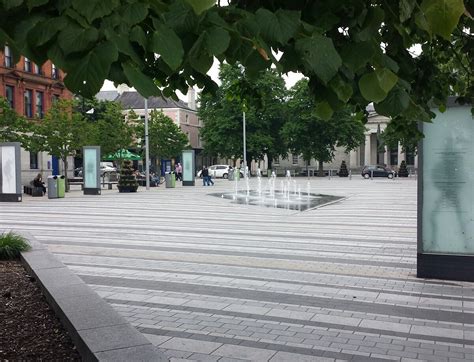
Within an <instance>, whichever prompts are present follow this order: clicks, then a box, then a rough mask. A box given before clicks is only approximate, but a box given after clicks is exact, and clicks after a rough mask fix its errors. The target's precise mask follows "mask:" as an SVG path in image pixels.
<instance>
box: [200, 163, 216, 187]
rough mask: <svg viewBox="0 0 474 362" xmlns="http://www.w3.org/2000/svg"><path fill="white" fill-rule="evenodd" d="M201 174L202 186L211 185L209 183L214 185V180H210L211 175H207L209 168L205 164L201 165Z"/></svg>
mask: <svg viewBox="0 0 474 362" xmlns="http://www.w3.org/2000/svg"><path fill="white" fill-rule="evenodd" d="M201 176H202V185H203V186H211V183H212V185H213V186H214V182H213V181H212V180H211V176H209V170H208V169H207V167H206V166H203V167H202V171H201Z"/></svg>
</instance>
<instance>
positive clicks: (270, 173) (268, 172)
mask: <svg viewBox="0 0 474 362" xmlns="http://www.w3.org/2000/svg"><path fill="white" fill-rule="evenodd" d="M267 177H272V169H271V168H269V169H268V170H267Z"/></svg>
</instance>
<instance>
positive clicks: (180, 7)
mask: <svg viewBox="0 0 474 362" xmlns="http://www.w3.org/2000/svg"><path fill="white" fill-rule="evenodd" d="M472 7H473V5H472V2H471V1H469V2H468V1H466V4H464V2H463V0H398V1H385V0H372V1H366V0H332V1H308V0H294V1H285V0H252V1H250V0H229V1H227V2H226V4H225V6H221V1H217V2H216V1H215V0H108V1H103V0H63V1H53V0H49V1H48V0H0V45H2V44H4V43H8V44H9V45H10V46H11V47H12V50H13V52H14V54H16V56H18V55H19V54H23V55H26V56H28V57H29V58H31V59H32V60H34V61H35V62H37V63H39V64H42V63H43V62H44V61H45V60H46V59H51V60H52V61H53V62H54V63H55V64H56V65H57V66H59V67H60V68H62V69H63V70H64V71H65V72H66V73H67V76H66V78H65V83H66V85H67V87H68V88H69V89H71V90H72V91H75V92H78V93H80V94H82V95H84V96H93V95H94V94H95V93H97V91H98V90H99V89H100V87H101V86H102V83H103V81H104V79H109V80H111V81H113V82H115V83H116V84H120V83H127V84H129V85H131V86H134V87H135V88H136V89H137V90H138V91H139V92H140V93H141V94H142V95H143V96H151V95H158V94H163V95H165V96H171V95H174V91H175V90H177V89H179V90H181V91H183V92H186V90H187V88H188V86H189V85H191V86H192V85H197V86H199V87H201V88H204V89H205V90H215V89H216V84H215V83H214V82H213V81H212V79H211V78H210V76H209V75H207V74H206V73H207V72H208V70H209V68H210V67H211V65H212V63H213V59H214V57H215V58H217V59H218V60H219V61H220V62H224V61H226V62H227V63H229V64H234V63H235V62H237V61H238V62H240V63H241V64H242V65H243V66H244V67H245V68H246V70H247V72H248V74H257V73H258V71H260V70H262V69H267V68H269V67H270V66H271V65H274V66H275V67H276V69H277V70H278V71H279V72H281V73H287V72H290V71H294V72H301V73H303V74H304V75H306V76H307V77H308V78H309V87H310V89H311V90H312V92H313V95H314V97H315V101H316V112H317V115H318V117H320V118H322V119H330V118H331V117H332V115H333V113H334V112H335V111H338V110H340V109H343V108H344V107H345V105H346V104H347V103H349V104H352V105H354V106H356V107H358V108H359V109H361V110H364V109H365V106H366V105H367V104H368V103H369V102H374V103H375V106H376V110H377V112H378V113H380V114H383V115H387V116H390V117H394V119H395V120H397V122H401V124H403V120H405V119H407V118H408V117H411V118H413V117H415V118H417V119H422V120H428V119H429V118H430V117H431V116H432V114H430V113H429V102H430V101H434V102H435V104H442V103H443V102H444V101H445V96H446V94H447V93H448V91H449V88H450V87H452V81H450V80H449V79H448V78H446V73H443V72H440V71H439V68H438V65H437V63H436V61H437V59H439V56H433V53H432V52H431V51H432V50H433V49H441V48H443V49H444V52H445V54H444V55H443V56H446V57H447V58H448V59H454V58H455V57H456V56H457V55H459V52H458V51H459V49H458V48H456V47H449V46H446V44H449V43H450V41H451V39H452V38H451V37H452V35H451V34H452V33H453V32H454V35H453V36H454V37H456V38H465V39H467V40H468V41H470V44H471V45H470V49H471V51H472V47H473V46H472V43H473V42H472V33H471V28H472V22H473V20H472V17H471V15H470V13H472V10H473V9H472ZM460 19H461V21H460ZM415 44H420V45H421V46H422V53H421V55H420V56H414V55H413V54H412V52H411V51H410V49H411V48H412V47H413V46H414V45H415ZM471 59H472V58H471ZM465 91H466V93H465V94H463V95H464V96H467V97H468V98H472V95H473V90H472V87H466V88H465Z"/></svg>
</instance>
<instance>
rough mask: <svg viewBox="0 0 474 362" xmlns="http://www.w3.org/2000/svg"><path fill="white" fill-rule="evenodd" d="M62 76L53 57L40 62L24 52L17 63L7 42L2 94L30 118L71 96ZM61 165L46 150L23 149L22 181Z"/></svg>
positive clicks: (1, 60) (0, 61) (0, 59)
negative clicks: (52, 61) (34, 61)
mask: <svg viewBox="0 0 474 362" xmlns="http://www.w3.org/2000/svg"><path fill="white" fill-rule="evenodd" d="M63 78H64V73H63V72H62V71H61V70H60V69H58V68H56V66H55V65H54V64H53V63H51V62H50V61H46V62H45V63H44V64H43V65H39V64H35V63H33V62H32V61H31V60H29V59H28V58H26V57H23V56H22V57H20V60H19V61H18V62H17V63H14V62H13V56H12V52H11V49H10V48H9V47H8V46H5V48H4V49H3V52H2V51H0V97H4V98H5V99H7V101H8V103H9V104H10V107H11V108H12V109H14V110H15V111H16V112H17V113H18V114H19V115H22V116H24V117H26V118H27V119H31V120H39V121H41V119H42V118H43V117H44V115H45V113H46V112H48V110H49V109H50V108H51V105H52V103H53V102H54V100H55V99H59V98H61V99H72V93H71V92H70V91H69V90H67V89H66V87H65V86H64V83H63ZM71 160H72V158H71ZM70 165H72V162H70ZM59 167H60V162H59V161H58V160H57V159H56V158H53V157H52V156H51V155H48V154H47V153H45V152H39V153H36V152H28V151H26V150H24V149H22V150H21V168H22V173H21V174H22V183H23V184H27V183H28V182H29V181H31V180H32V179H33V178H34V177H35V176H36V174H38V173H39V172H41V173H43V177H44V178H45V176H47V175H49V174H51V173H52V172H54V173H60V170H59Z"/></svg>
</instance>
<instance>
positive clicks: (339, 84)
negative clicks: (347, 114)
mask: <svg viewBox="0 0 474 362" xmlns="http://www.w3.org/2000/svg"><path fill="white" fill-rule="evenodd" d="M329 86H330V87H331V89H332V90H333V91H334V93H336V95H337V98H339V99H340V100H341V101H343V102H347V101H348V100H349V98H350V97H351V96H352V92H353V91H352V87H351V86H350V84H348V83H346V82H344V80H343V79H342V78H341V77H339V76H336V77H334V78H333V79H332V80H331V82H329Z"/></svg>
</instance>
